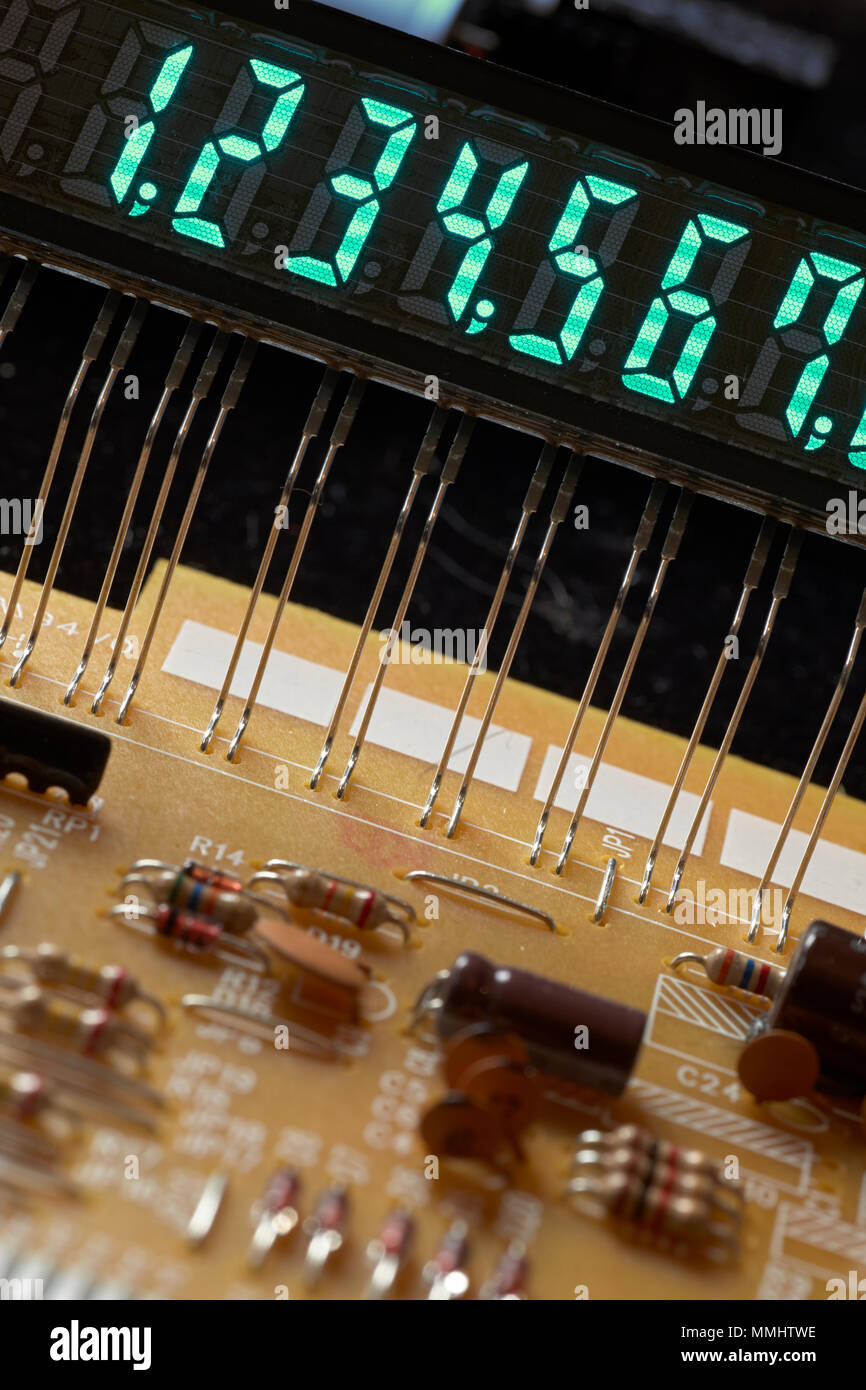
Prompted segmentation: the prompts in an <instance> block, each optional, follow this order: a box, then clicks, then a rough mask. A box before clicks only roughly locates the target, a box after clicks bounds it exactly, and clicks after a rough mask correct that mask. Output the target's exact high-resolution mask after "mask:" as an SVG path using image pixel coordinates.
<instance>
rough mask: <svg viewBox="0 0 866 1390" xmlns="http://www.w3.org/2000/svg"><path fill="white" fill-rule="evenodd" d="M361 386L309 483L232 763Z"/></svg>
mask: <svg viewBox="0 0 866 1390" xmlns="http://www.w3.org/2000/svg"><path fill="white" fill-rule="evenodd" d="M364 386H365V383H364V382H363V381H362V380H361V379H360V378H355V379H354V380H353V382H352V385H351V387H350V389H349V393H348V395H347V396H346V399H345V400H344V402H343V405H342V407H341V409H340V414H339V416H338V417H337V422H336V424H335V425H334V428H333V430H332V431H331V438H330V442H329V444H328V449H327V452H326V454H325V458H324V460H323V462H322V465H321V467H320V469H319V474H318V477H317V478H316V481H315V483H314V484H313V491H312V493H311V494H310V500H309V502H308V503H307V510H306V512H305V513H304V520H303V522H302V523H301V529H300V531H299V533H298V538H297V540H296V542H295V547H294V550H293V551H292V558H291V561H290V562H289V567H288V569H287V571H286V577H285V579H284V580H283V586H282V588H281V589H280V593H279V597H278V599H277V601H276V605H275V607H274V615H273V617H272V619H271V625H270V627H269V628H268V635H267V637H266V638H265V641H264V645H263V647H262V654H261V656H260V657H259V664H258V666H257V667H256V673H255V675H254V676H253V680H252V684H251V686H250V689H249V693H248V695H247V698H246V703H245V705H244V709H243V714H242V715H241V717H240V719H239V720H238V726H237V728H236V729H235V731H234V734H233V735H232V741H231V743H230V744H229V748H228V752H227V753H226V758H227V760H228V761H229V762H230V763H232V762H234V760H235V758H236V757H237V755H238V749H239V748H240V746H241V740H242V739H243V736H244V734H245V733H246V728H247V725H248V724H249V722H250V718H251V716H252V713H253V710H254V709H255V707H256V701H257V699H258V695H259V688H260V686H261V683H262V680H263V679H264V674H265V669H266V667H267V664H268V661H269V659H270V655H271V650H272V648H273V645H274V642H275V641H276V639H277V632H278V630H279V626H280V623H281V621H282V617H283V613H284V612H285V609H286V605H287V604H288V602H289V597H290V595H291V592H292V587H293V585H294V582H295V576H296V574H297V572H298V569H299V567H300V564H301V560H302V558H303V554H304V550H305V549H306V545H307V541H308V539H309V536H310V531H311V529H312V526H313V522H314V521H315V518H316V513H317V511H318V510H319V504H320V502H321V500H322V493H323V492H324V489H325V484H326V483H327V481H328V475H329V473H330V471H331V467H332V465H333V462H334V459H335V458H336V457H337V454H338V453H339V451H340V449H341V448H342V447H343V445H344V444H345V442H346V439H347V438H348V435H349V430H350V429H351V428H352V423H353V421H354V419H355V416H356V414H357V413H358V407H359V406H360V404H361V398H362V396H363V394H364Z"/></svg>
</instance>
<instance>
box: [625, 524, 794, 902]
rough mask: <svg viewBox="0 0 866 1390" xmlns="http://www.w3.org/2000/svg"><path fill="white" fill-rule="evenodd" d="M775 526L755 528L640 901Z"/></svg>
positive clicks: (646, 869)
mask: <svg viewBox="0 0 866 1390" xmlns="http://www.w3.org/2000/svg"><path fill="white" fill-rule="evenodd" d="M775 530H776V523H775V521H773V520H772V519H771V518H770V517H766V518H765V519H764V521H763V522H762V523H761V528H760V530H759V532H758V538H757V540H756V542H755V548H754V550H753V551H752V557H751V559H750V560H749V564H748V566H747V569H746V574H745V577H744V579H743V587H742V591H741V593H740V597H739V601H738V603H737V607H736V609H735V611H734V616H733V618H732V619H731V624H730V627H729V628H728V632H727V634H726V636H725V640H724V642H723V644H722V650H721V652H720V654H719V659H718V662H717V663H716V669H715V671H714V672H713V678H712V680H711V681H710V684H709V686H708V687H707V693H706V695H705V696H704V702H703V704H702V705H701V708H700V711H699V713H698V717H697V719H696V720H695V727H694V728H693V729H692V733H691V737H690V739H689V742H688V746H687V748H686V751H685V753H684V754H683V760H682V762H681V763H680V768H679V772H678V773H677V775H676V778H675V780H674V784H673V786H672V787H671V790H670V795H669V796H668V800H667V805H666V806H665V809H664V811H663V813H662V818H661V820H660V821H659V824H658V829H657V830H656V833H655V839H654V840H653V842H652V845H651V846H650V852H649V854H648V855H647V861H646V864H645V866H644V871H643V879H642V881H641V886H640V892H639V893H638V895H637V900H638V902H639V903H642V902H645V901H646V896H647V893H648V892H649V888H650V883H651V882H652V876H653V870H654V869H655V863H656V859H657V858H658V852H659V849H660V848H661V843H662V840H663V839H664V834H665V831H666V830H667V828H668V824H669V822H670V818H671V816H672V815H673V811H674V806H675V805H676V802H677V797H678V796H679V794H680V792H681V790H682V786H683V783H684V782H685V780H686V776H687V774H688V770H689V768H690V767H691V764H692V759H693V757H694V755H695V752H696V750H697V747H698V744H699V743H700V741H701V736H702V734H703V732H704V728H705V727H706V723H707V720H708V719H709V717H710V711H711V709H712V708H713V704H714V702H715V698H716V695H717V694H718V690H719V686H720V685H721V683H722V677H723V676H724V674H725V671H726V670H727V668H728V662H729V658H728V642H729V641H730V639H731V638H732V637H738V636H739V631H740V628H741V626H742V623H743V618H744V617H745V615H746V608H747V607H748V603H749V599H750V598H751V596H752V594H753V593H754V591H755V589H756V588H757V587H758V585H759V584H760V582H761V576H762V575H763V573H764V569H765V568H766V564H767V557H768V556H769V553H770V545H771V544H772V540H773V535H774V534H775Z"/></svg>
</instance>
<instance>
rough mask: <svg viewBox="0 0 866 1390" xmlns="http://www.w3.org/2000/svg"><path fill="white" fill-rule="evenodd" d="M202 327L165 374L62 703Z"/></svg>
mask: <svg viewBox="0 0 866 1390" xmlns="http://www.w3.org/2000/svg"><path fill="white" fill-rule="evenodd" d="M201 327H202V326H201V324H200V323H196V322H195V321H194V320H190V322H189V323H188V324H187V327H186V329H185V331H184V335H183V339H182V340H181V344H180V347H179V348H178V350H177V353H176V354H175V358H174V361H173V362H172V364H171V367H170V368H169V371H168V374H167V376H166V379H165V384H164V386H163V388H162V394H161V396H160V398H159V401H158V402H157V405H156V409H155V410H154V412H153V415H152V416H151V417H150V423H149V425H148V427H147V433H146V435H145V437H144V443H143V444H142V446H141V452H140V454H139V456H138V462H137V464H136V466H135V472H134V474H133V476H132V480H131V482H130V484H129V492H128V495H127V498H126V502H125V504H124V508H123V514H122V516H121V518H120V521H119V522H118V524H117V532H116V535H115V538H114V545H113V547H112V550H111V555H110V557H109V561H108V565H107V567H106V570H105V575H104V577H103V580H102V587H101V589H100V591H99V597H98V599H97V600H96V607H95V608H94V610H93V617H92V618H91V621H90V628H89V630H88V633H87V636H86V638H85V639H84V649H83V651H82V653H81V659H80V660H79V662H78V666H77V667H76V670H75V674H74V675H73V677H72V680H71V681H70V682H69V685H68V686H67V689H66V693H65V695H64V696H63V703H64V704H65V705H68V704H71V702H72V698H73V696H74V695H75V692H76V690H77V689H78V686H79V684H80V682H81V679H82V677H83V675H84V673H85V671H86V670H87V666H88V663H89V661H90V658H91V656H92V654H93V647H94V644H95V642H96V634H97V632H98V631H99V624H100V623H101V622H102V616H103V614H104V612H105V609H106V607H107V604H108V597H109V594H110V592H111V586H112V584H113V583H114V576H115V575H116V573H117V567H118V565H119V563H120V557H121V554H122V552H123V545H124V541H125V540H126V536H127V533H128V531H129V525H130V522H131V520H132V514H133V511H134V510H135V504H136V502H137V501H138V495H139V492H140V491H141V484H142V482H143V480H144V475H145V473H146V472H147V466H148V463H149V462H150V455H151V451H152V449H153V444H154V440H155V439H156V435H157V431H158V430H159V427H160V424H161V423H162V419H163V416H164V415H165V412H166V408H167V406H168V403H169V401H170V399H171V397H172V394H173V392H174V391H175V390H176V389H177V387H178V386H179V385H180V383H181V381H182V380H183V377H184V374H185V372H186V369H187V367H188V366H189V363H190V360H191V358H192V354H193V352H194V351H195V345H196V343H197V342H198V339H199V335H200V333H201ZM124 635H125V628H124ZM117 640H118V639H116V641H117ZM119 641H121V642H122V641H123V637H120V639H119ZM117 650H118V648H117V646H115V652H116V651H117ZM112 669H113V668H112ZM94 704H95V701H94Z"/></svg>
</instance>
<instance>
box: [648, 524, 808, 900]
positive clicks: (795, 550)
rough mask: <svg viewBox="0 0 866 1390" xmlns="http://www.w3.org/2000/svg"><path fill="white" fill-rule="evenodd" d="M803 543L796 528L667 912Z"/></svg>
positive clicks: (684, 851)
mask: <svg viewBox="0 0 866 1390" xmlns="http://www.w3.org/2000/svg"><path fill="white" fill-rule="evenodd" d="M801 544H802V536H801V534H800V532H799V531H792V532H791V534H790V536H789V537H788V542H787V545H786V546H785V552H784V554H783V556H782V560H781V563H780V565H779V572H778V574H777V575H776V582H775V584H774V585H773V596H772V599H771V601H770V606H769V608H768V609H767V616H766V618H765V619H764V626H763V628H762V630H761V636H760V638H759V639H758V645H757V647H756V648H755V655H754V656H753V657H752V664H751V665H750V667H749V669H748V672H747V673H746V679H745V680H744V682H743V688H742V690H741V691H740V695H739V698H738V700H737V703H736V705H735V706H734V712H733V714H732V715H731V718H730V721H729V723H728V727H727V729H726V730H725V736H724V738H723V739H722V742H721V744H720V746H719V751H718V753H717V754H716V757H715V761H714V763H713V766H712V768H711V769H710V775H709V777H708V778H707V782H706V786H705V787H704V790H703V794H702V796H701V800H700V804H699V805H698V808H697V810H696V811H695V814H694V817H693V819H692V823H691V825H690V826H689V832H688V834H687V836H686V841H685V844H684V845H683V848H682V850H681V852H680V857H679V859H678V860H677V866H676V868H675V869H674V876H673V878H672V879H671V886H670V888H669V890H668V896H667V901H666V903H665V912H673V909H674V904H675V902H676V898H677V893H678V891H679V886H680V882H681V880H682V876H683V870H684V869H685V867H686V861H687V860H688V857H689V855H690V853H691V849H692V845H693V844H694V842H695V837H696V836H697V833H698V830H699V829H700V826H701V823H702V821H703V818H704V815H705V813H706V809H707V806H708V805H709V802H710V797H711V796H712V794H713V789H714V788H715V785H716V782H717V781H718V780H719V775H720V773H721V771H722V767H723V766H724V762H725V758H726V757H727V756H728V750H729V749H730V746H731V744H732V743H733V741H734V736H735V735H736V732H737V729H738V728H739V726H740V720H741V719H742V717H743V711H744V710H745V708H746V705H747V704H748V701H749V696H750V695H751V693H752V687H753V685H754V684H755V681H756V680H757V677H758V672H759V671H760V669H761V663H762V661H763V660H764V656H765V654H766V651H767V647H768V645H769V642H770V638H771V637H772V635H773V628H774V626H775V623H776V618H777V617H778V614H779V609H780V607H781V605H782V603H783V602H784V600H785V599H786V598H787V596H788V593H789V592H790V588H791V581H792V580H793V578H794V570H795V568H796V565H797V558H798V556H799V554H800V546H801Z"/></svg>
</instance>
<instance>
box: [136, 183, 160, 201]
mask: <svg viewBox="0 0 866 1390" xmlns="http://www.w3.org/2000/svg"><path fill="white" fill-rule="evenodd" d="M158 192H159V189H158V188H157V186H156V184H155V183H143V184H142V185H141V188H140V189H139V190H138V196H139V198H141V199H143V201H144V202H145V203H152V202H153V200H154V198H155V197H156V195H157V193H158Z"/></svg>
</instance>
